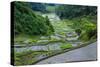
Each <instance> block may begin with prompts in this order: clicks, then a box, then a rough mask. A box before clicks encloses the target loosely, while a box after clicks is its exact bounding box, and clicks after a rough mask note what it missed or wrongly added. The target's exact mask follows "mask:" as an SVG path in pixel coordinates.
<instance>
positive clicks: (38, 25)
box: [14, 2, 54, 35]
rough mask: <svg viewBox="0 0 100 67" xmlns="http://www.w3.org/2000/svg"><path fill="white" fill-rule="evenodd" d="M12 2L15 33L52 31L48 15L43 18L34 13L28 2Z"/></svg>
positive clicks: (38, 33) (33, 33)
mask: <svg viewBox="0 0 100 67" xmlns="http://www.w3.org/2000/svg"><path fill="white" fill-rule="evenodd" d="M14 3H15V5H14V10H15V13H14V24H15V28H14V32H15V35H16V34H21V33H24V34H28V35H49V34H51V33H53V32H54V30H53V27H52V25H51V24H50V22H49V19H48V17H46V18H44V17H42V16H40V15H36V14H35V13H34V11H33V10H32V9H31V6H30V4H29V3H22V2H14ZM27 5H28V6H27Z"/></svg>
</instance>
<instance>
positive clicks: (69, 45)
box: [61, 43, 73, 49]
mask: <svg viewBox="0 0 100 67" xmlns="http://www.w3.org/2000/svg"><path fill="white" fill-rule="evenodd" d="M72 47H73V46H72V45H71V44H70V43H68V44H66V43H64V44H63V45H61V48H62V49H70V48H72Z"/></svg>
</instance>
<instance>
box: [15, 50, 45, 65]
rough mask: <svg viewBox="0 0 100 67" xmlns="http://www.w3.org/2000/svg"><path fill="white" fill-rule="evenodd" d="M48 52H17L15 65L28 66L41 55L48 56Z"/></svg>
mask: <svg viewBox="0 0 100 67" xmlns="http://www.w3.org/2000/svg"><path fill="white" fill-rule="evenodd" d="M46 53H47V52H46V51H31V50H29V51H25V52H21V53H16V52H15V55H14V56H15V57H14V59H15V62H14V65H28V64H32V63H34V62H36V61H37V58H36V57H37V56H38V55H41V54H46Z"/></svg>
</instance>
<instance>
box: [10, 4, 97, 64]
mask: <svg viewBox="0 0 100 67" xmlns="http://www.w3.org/2000/svg"><path fill="white" fill-rule="evenodd" d="M53 14H54V15H53ZM52 17H53V18H52ZM52 19H53V20H52ZM51 20H52V21H51ZM55 20H57V21H55ZM14 33H15V35H14V49H19V48H16V46H19V47H20V46H24V47H25V48H26V47H27V49H28V47H29V48H30V47H31V46H32V47H34V46H36V47H37V46H39V47H41V46H44V47H45V46H46V45H49V46H50V47H47V46H46V47H47V50H48V51H47V50H46V51H44V50H41V51H40V50H38V49H36V51H32V50H31V48H30V50H29V51H26V50H25V51H23V52H18V53H17V50H16V51H15V53H14V57H12V59H14V61H15V62H14V65H27V64H32V63H34V62H36V61H37V60H39V59H40V58H39V56H41V55H45V56H50V55H53V54H55V53H57V52H56V51H53V50H51V49H52V47H51V45H54V44H51V43H57V42H60V45H59V44H58V43H57V44H56V45H57V46H59V47H60V49H59V50H58V52H59V51H64V50H67V49H71V48H74V46H73V44H74V43H75V42H77V41H78V40H79V41H80V42H82V43H83V42H84V43H85V42H88V41H92V40H94V39H96V38H97V7H95V6H91V7H89V6H79V5H78V6H75V5H60V4H46V3H27V2H14ZM77 37H78V38H77ZM70 41H71V42H70ZM72 43H73V44H72ZM40 45H41V46H40ZM79 45H80V46H81V44H80V43H79V44H77V45H76V46H79ZM24 47H23V48H24ZM20 48H22V47H20ZM53 49H55V46H54V48H53Z"/></svg>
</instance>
